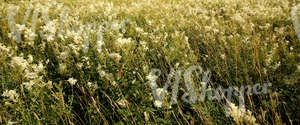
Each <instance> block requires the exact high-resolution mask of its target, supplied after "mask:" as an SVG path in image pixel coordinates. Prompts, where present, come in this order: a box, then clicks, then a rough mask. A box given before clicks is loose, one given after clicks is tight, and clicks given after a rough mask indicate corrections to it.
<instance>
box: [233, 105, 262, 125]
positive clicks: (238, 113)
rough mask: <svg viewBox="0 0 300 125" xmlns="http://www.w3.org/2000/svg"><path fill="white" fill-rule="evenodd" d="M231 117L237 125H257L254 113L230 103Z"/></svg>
mask: <svg viewBox="0 0 300 125" xmlns="http://www.w3.org/2000/svg"><path fill="white" fill-rule="evenodd" d="M229 106H230V115H231V116H232V117H233V119H234V121H235V122H236V123H237V124H242V123H247V124H252V125H256V122H255V121H256V119H255V117H253V116H252V112H251V111H249V110H246V109H245V107H244V106H242V107H237V106H235V104H233V103H230V105H229Z"/></svg>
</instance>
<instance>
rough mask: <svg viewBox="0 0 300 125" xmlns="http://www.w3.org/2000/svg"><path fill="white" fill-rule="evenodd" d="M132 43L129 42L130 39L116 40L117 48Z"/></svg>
mask: <svg viewBox="0 0 300 125" xmlns="http://www.w3.org/2000/svg"><path fill="white" fill-rule="evenodd" d="M132 42H133V41H132V40H131V38H118V39H117V44H118V45H119V46H122V45H124V44H128V43H132Z"/></svg>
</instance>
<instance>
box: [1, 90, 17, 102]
mask: <svg viewBox="0 0 300 125" xmlns="http://www.w3.org/2000/svg"><path fill="white" fill-rule="evenodd" d="M2 96H4V97H8V98H9V99H10V100H11V101H13V102H17V100H18V98H19V94H18V93H17V92H16V91H15V90H9V91H8V90H6V91H5V92H4V93H3V94H2Z"/></svg>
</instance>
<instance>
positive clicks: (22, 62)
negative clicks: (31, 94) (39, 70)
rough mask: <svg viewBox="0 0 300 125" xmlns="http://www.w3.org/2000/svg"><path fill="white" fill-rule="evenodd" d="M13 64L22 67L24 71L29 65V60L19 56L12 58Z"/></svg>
mask: <svg viewBox="0 0 300 125" xmlns="http://www.w3.org/2000/svg"><path fill="white" fill-rule="evenodd" d="M11 64H12V65H13V66H18V67H20V68H21V70H22V71H23V70H24V69H25V68H26V67H27V66H28V62H27V61H26V60H25V59H24V58H23V57H18V56H16V57H13V58H12V60H11Z"/></svg>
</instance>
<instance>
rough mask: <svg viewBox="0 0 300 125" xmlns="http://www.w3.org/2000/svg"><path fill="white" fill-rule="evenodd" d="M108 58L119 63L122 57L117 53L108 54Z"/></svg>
mask: <svg viewBox="0 0 300 125" xmlns="http://www.w3.org/2000/svg"><path fill="white" fill-rule="evenodd" d="M109 57H111V58H113V59H114V60H115V61H117V62H119V61H120V59H121V58H122V56H120V54H119V53H110V54H109Z"/></svg>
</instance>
